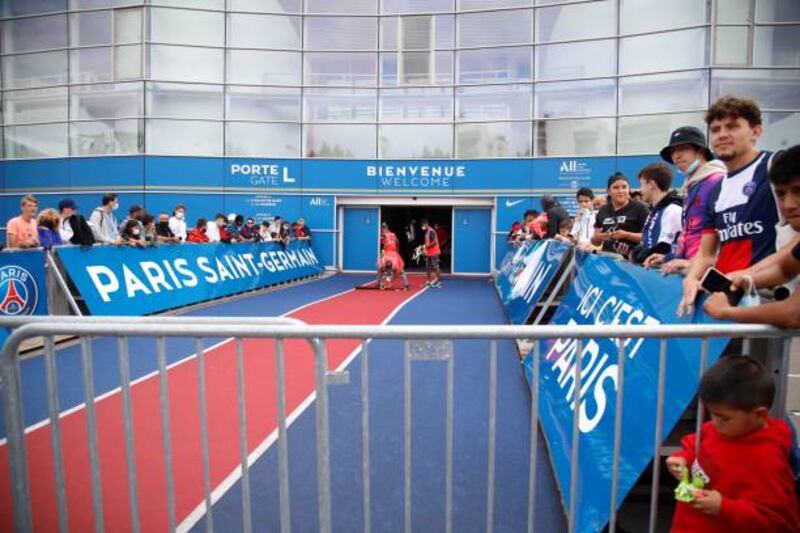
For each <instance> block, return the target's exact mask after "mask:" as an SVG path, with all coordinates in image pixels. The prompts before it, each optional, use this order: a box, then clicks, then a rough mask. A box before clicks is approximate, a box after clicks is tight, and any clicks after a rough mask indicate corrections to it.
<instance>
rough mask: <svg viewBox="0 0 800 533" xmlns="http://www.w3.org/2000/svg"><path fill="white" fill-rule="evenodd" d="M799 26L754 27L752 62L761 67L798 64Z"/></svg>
mask: <svg viewBox="0 0 800 533" xmlns="http://www.w3.org/2000/svg"><path fill="white" fill-rule="evenodd" d="M798 43H800V26H760V27H756V33H755V42H754V43H753V64H754V65H757V66H763V67H797V66H800V46H798Z"/></svg>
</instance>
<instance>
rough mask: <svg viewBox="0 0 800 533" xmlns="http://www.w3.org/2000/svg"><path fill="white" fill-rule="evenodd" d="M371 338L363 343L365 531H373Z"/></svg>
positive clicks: (362, 445) (362, 435) (362, 401)
mask: <svg viewBox="0 0 800 533" xmlns="http://www.w3.org/2000/svg"><path fill="white" fill-rule="evenodd" d="M368 347H369V339H366V340H364V342H362V344H361V453H362V456H361V458H362V462H361V483H362V485H363V491H364V492H363V493H364V503H363V505H364V533H371V532H372V511H371V505H372V502H371V496H372V495H371V494H370V475H369V474H370V467H369V462H370V456H369V452H370V450H369V348H368Z"/></svg>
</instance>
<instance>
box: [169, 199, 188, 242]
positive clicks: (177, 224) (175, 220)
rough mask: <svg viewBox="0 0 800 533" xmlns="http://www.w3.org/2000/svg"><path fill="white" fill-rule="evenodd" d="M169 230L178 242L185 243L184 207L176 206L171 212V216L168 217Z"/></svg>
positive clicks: (181, 205)
mask: <svg viewBox="0 0 800 533" xmlns="http://www.w3.org/2000/svg"><path fill="white" fill-rule="evenodd" d="M169 229H171V230H172V234H173V235H174V236H175V237H177V238H178V242H185V241H186V206H185V205H183V204H178V205H176V206H175V209H173V210H172V216H171V217H169Z"/></svg>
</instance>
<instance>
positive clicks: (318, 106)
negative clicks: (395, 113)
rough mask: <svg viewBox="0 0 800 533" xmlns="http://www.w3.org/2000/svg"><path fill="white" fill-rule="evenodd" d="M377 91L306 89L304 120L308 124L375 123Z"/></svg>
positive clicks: (304, 95)
mask: <svg viewBox="0 0 800 533" xmlns="http://www.w3.org/2000/svg"><path fill="white" fill-rule="evenodd" d="M377 96H378V95H377V91H376V90H375V89H306V90H305V91H304V93H303V117H304V118H303V120H306V121H308V122H375V116H376V114H377V113H376V110H375V108H376V107H377V105H378V101H377Z"/></svg>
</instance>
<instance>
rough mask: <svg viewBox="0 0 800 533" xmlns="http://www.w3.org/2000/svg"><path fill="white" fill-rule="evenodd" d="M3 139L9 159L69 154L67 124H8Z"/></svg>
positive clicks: (64, 155)
mask: <svg viewBox="0 0 800 533" xmlns="http://www.w3.org/2000/svg"><path fill="white" fill-rule="evenodd" d="M3 141H4V145H5V156H6V157H7V158H9V159H16V158H22V157H66V156H67V155H69V146H68V143H67V125H66V124H40V125H35V126H6V127H5V128H4V129H3Z"/></svg>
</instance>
